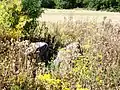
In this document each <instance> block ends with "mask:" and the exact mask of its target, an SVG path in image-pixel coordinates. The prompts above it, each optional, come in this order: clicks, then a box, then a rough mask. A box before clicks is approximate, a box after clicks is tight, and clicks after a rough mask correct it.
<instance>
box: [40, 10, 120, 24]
mask: <svg viewBox="0 0 120 90" xmlns="http://www.w3.org/2000/svg"><path fill="white" fill-rule="evenodd" d="M103 17H107V19H111V20H112V21H113V22H117V23H119V22H120V13H116V12H106V11H90V10H83V9H69V10H67V9H61V10H58V9H45V12H44V13H43V14H42V17H40V18H39V20H40V21H47V22H48V21H50V22H58V21H65V20H68V19H70V18H72V20H73V21H77V20H80V21H81V20H82V21H93V20H94V21H96V22H101V21H102V20H103Z"/></svg>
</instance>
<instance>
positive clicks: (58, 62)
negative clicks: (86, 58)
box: [54, 42, 82, 67]
mask: <svg viewBox="0 0 120 90" xmlns="http://www.w3.org/2000/svg"><path fill="white" fill-rule="evenodd" d="M80 55H82V50H81V48H80V44H79V42H73V43H71V44H69V45H67V46H66V47H65V48H62V49H60V50H59V51H58V54H57V57H56V59H55V60H54V64H55V66H62V67H63V65H64V66H70V65H71V64H72V60H76V59H77V58H78V57H79V56H80Z"/></svg>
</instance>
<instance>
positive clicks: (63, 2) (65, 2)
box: [54, 0, 75, 9]
mask: <svg viewBox="0 0 120 90" xmlns="http://www.w3.org/2000/svg"><path fill="white" fill-rule="evenodd" d="M54 2H55V4H56V8H62V9H70V8H74V6H75V1H73V0H54Z"/></svg>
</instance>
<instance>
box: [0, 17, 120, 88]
mask: <svg viewBox="0 0 120 90" xmlns="http://www.w3.org/2000/svg"><path fill="white" fill-rule="evenodd" d="M119 34H120V25H117V24H116V25H113V24H112V23H111V20H107V19H105V20H103V22H102V23H97V22H96V21H93V22H87V21H84V22H82V21H76V22H73V21H72V19H70V20H68V21H65V22H58V23H46V22H44V23H40V24H39V26H38V27H37V28H36V30H35V31H34V34H33V37H35V38H37V39H41V38H42V39H44V40H43V41H46V42H47V43H48V44H49V46H50V56H52V57H55V56H56V54H57V50H58V49H59V48H62V47H65V46H66V45H68V44H70V43H72V42H75V41H79V42H80V45H81V48H82V50H83V55H82V56H80V57H79V58H78V59H77V60H74V61H72V62H73V63H74V66H72V67H71V68H70V70H68V71H69V72H68V71H67V70H64V68H58V69H54V65H53V64H52V62H51V65H49V66H48V67H45V66H44V63H41V64H37V65H36V63H35V57H34V55H33V56H30V57H29V56H25V55H24V53H23V52H24V50H25V48H26V47H27V45H26V44H25V43H23V44H22V45H19V44H20V43H21V42H20V41H15V40H13V39H12V40H11V41H10V40H4V41H1V42H0V89H2V90H10V89H11V90H16V89H17V90H36V89H37V90H119V88H120V82H119V81H120V68H119V66H120V60H119V59H120V55H119V54H120V48H119V46H120V37H119ZM53 54H54V55H53ZM52 57H51V59H52ZM66 59H67V58H66ZM61 71H62V74H61Z"/></svg>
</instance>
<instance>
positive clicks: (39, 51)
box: [25, 42, 49, 65]
mask: <svg viewBox="0 0 120 90" xmlns="http://www.w3.org/2000/svg"><path fill="white" fill-rule="evenodd" d="M48 51H49V49H48V44H47V43H45V42H35V43H31V44H30V45H29V47H28V48H27V49H26V50H25V55H31V54H36V63H39V62H40V61H44V62H45V65H47V64H48Z"/></svg>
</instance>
